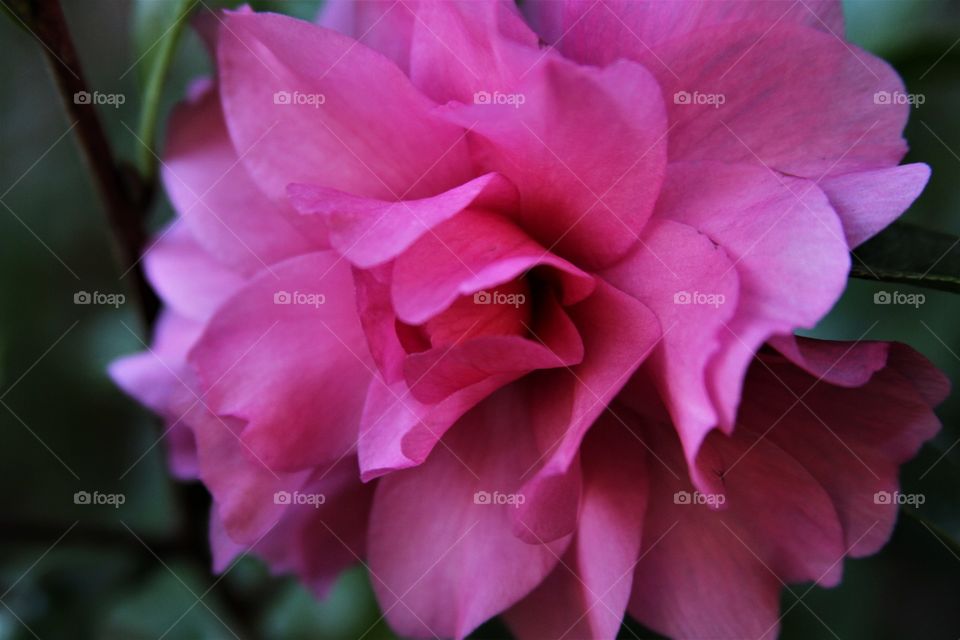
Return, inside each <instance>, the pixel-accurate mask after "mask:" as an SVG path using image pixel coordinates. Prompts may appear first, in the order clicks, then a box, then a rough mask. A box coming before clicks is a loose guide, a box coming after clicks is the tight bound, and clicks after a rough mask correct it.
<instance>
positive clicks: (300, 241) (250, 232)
mask: <svg viewBox="0 0 960 640" xmlns="http://www.w3.org/2000/svg"><path fill="white" fill-rule="evenodd" d="M169 131H170V133H169V136H168V139H167V145H166V149H165V152H164V158H163V169H162V177H163V183H164V187H165V189H166V192H167V194H168V195H169V196H170V201H171V202H172V203H173V207H174V209H175V210H176V211H177V214H178V215H179V216H180V218H181V219H182V220H183V221H184V222H185V223H186V225H187V227H188V228H189V229H190V232H191V234H192V235H193V236H194V237H195V238H196V240H197V242H198V243H199V244H200V245H201V246H202V247H203V248H204V249H205V250H206V251H207V252H209V253H210V254H211V256H213V257H214V258H215V259H216V260H218V261H220V262H222V263H223V264H224V265H226V266H227V267H229V268H231V269H233V270H236V271H238V272H241V273H244V274H248V275H249V274H253V273H255V272H257V271H259V270H261V269H263V268H265V267H266V266H268V265H270V264H272V263H274V262H277V261H278V260H282V259H284V258H288V257H291V256H294V255H297V254H298V253H303V252H304V251H307V250H308V248H309V247H311V246H312V247H314V248H316V249H323V248H325V246H326V238H325V232H324V230H323V228H322V227H320V226H319V225H313V227H312V228H311V227H310V225H309V224H304V222H305V221H299V220H297V218H298V216H297V215H296V214H295V213H294V212H293V211H292V210H291V209H290V207H289V206H288V205H286V204H285V203H284V202H282V201H276V200H274V201H271V200H270V199H268V198H267V197H266V196H264V195H263V194H262V193H261V192H260V190H259V189H258V188H257V186H256V185H255V184H254V182H253V180H252V179H251V177H250V175H249V173H248V172H247V169H246V167H245V165H244V164H243V162H241V161H240V157H239V156H240V155H241V154H240V153H238V152H237V150H236V149H235V147H234V146H233V142H232V141H231V140H230V137H229V135H228V133H227V129H226V125H225V124H224V120H223V112H222V110H221V106H220V92H219V91H218V90H217V88H216V87H214V86H209V87H207V88H205V89H203V90H201V91H199V92H197V95H195V96H193V97H192V98H190V99H189V100H187V101H186V102H184V103H182V104H180V105H179V106H178V107H177V108H176V109H175V110H174V112H173V115H172V116H171V120H170V128H169ZM243 149H246V147H244V148H243ZM318 227H319V228H318Z"/></svg>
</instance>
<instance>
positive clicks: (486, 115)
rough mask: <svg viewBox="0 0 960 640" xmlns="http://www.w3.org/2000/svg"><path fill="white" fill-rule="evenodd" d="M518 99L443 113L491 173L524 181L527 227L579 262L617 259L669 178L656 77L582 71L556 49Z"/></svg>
mask: <svg viewBox="0 0 960 640" xmlns="http://www.w3.org/2000/svg"><path fill="white" fill-rule="evenodd" d="M515 49H516V50H518V51H526V49H525V48H523V47H519V46H516V47H515ZM512 95H513V96H514V98H515V100H514V102H513V103H509V102H507V103H503V102H502V101H501V102H498V103H494V102H491V103H488V104H484V103H479V104H470V105H458V104H456V103H451V104H450V105H448V106H447V107H446V108H445V109H444V110H443V111H442V112H441V113H443V114H445V117H446V118H447V119H449V120H452V121H454V122H457V123H458V124H461V125H462V126H464V127H467V128H468V129H469V130H470V136H471V138H472V139H473V140H474V141H475V146H476V155H477V157H478V159H479V160H480V162H481V163H482V166H483V168H484V170H487V171H499V172H500V173H502V174H504V175H505V176H507V177H508V178H509V179H510V180H511V181H512V182H513V183H514V184H515V185H517V188H518V189H519V190H520V194H521V198H522V202H523V207H522V210H521V211H520V214H519V215H520V220H521V226H522V227H523V228H524V229H526V230H527V231H528V233H530V234H531V235H532V236H533V237H534V238H535V239H536V240H538V241H539V242H540V243H541V244H543V246H545V247H550V248H551V250H553V251H555V252H556V253H557V254H558V255H561V256H563V257H565V258H568V259H570V260H572V261H574V262H576V263H577V264H579V265H581V266H587V267H594V266H598V265H606V264H610V263H611V262H613V261H615V260H616V259H617V258H618V257H620V256H622V255H623V254H624V253H625V252H626V251H627V249H628V248H629V247H630V246H632V245H633V244H634V243H635V242H636V240H637V236H638V234H639V233H640V230H641V228H642V227H643V225H644V223H645V222H646V220H647V218H648V217H649V215H650V213H651V211H652V209H653V205H654V201H655V199H656V195H657V191H658V190H659V186H660V182H661V180H662V176H663V170H664V160H665V156H666V136H665V133H666V121H665V116H664V106H663V102H662V99H661V95H660V91H659V87H658V86H657V83H656V82H655V81H654V79H653V77H652V76H651V75H650V74H649V73H648V72H647V71H646V70H645V69H643V68H642V67H641V66H639V65H637V64H635V63H632V62H627V61H623V62H618V63H615V64H613V65H611V66H609V67H607V68H605V69H598V68H594V67H581V66H578V65H575V64H573V63H570V62H569V61H566V60H564V59H562V58H560V57H559V56H557V55H556V54H552V53H549V52H548V53H544V54H542V55H541V56H540V57H539V58H537V59H535V61H534V62H533V64H532V65H531V67H530V69H529V72H528V73H527V74H525V77H524V80H523V81H522V82H521V83H520V84H518V85H517V86H516V87H515V88H514V89H513V94H512ZM557 96H563V99H562V100H560V99H557ZM520 97H522V99H523V103H522V104H519V103H518V101H519V99H520ZM508 98H509V96H508ZM491 100H492V98H491ZM498 100H500V99H498ZM598 122H602V123H603V126H602V127H597V126H596V123H598Z"/></svg>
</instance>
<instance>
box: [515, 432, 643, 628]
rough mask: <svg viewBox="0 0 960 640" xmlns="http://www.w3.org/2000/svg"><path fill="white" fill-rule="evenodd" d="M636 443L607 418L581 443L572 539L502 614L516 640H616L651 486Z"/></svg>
mask: <svg viewBox="0 0 960 640" xmlns="http://www.w3.org/2000/svg"><path fill="white" fill-rule="evenodd" d="M637 438H638V436H637V435H636V434H634V433H632V432H630V430H629V429H628V428H627V427H626V426H624V425H622V424H621V423H620V422H619V421H617V420H616V419H615V418H613V417H612V416H610V415H609V414H607V415H606V416H605V417H601V419H600V420H599V421H598V424H597V425H596V426H595V427H594V428H593V430H591V432H590V433H589V434H588V435H587V437H586V438H585V440H584V445H583V456H582V461H583V492H582V497H581V509H580V517H579V523H578V525H577V530H576V535H575V537H574V539H573V542H572V543H571V544H570V548H569V549H568V550H567V553H566V554H565V555H564V556H563V559H562V560H561V563H560V564H559V565H558V566H557V567H556V568H555V569H554V570H553V572H552V573H551V574H550V575H549V576H547V578H546V579H545V580H544V581H543V582H542V583H541V584H540V586H539V587H537V588H536V590H534V591H533V592H532V593H531V594H530V595H528V596H527V597H526V598H524V599H523V600H522V601H521V602H520V603H519V604H517V605H516V606H514V607H513V608H512V609H511V610H510V611H509V612H508V613H507V614H506V620H507V622H508V624H509V625H510V627H511V628H512V629H513V630H514V632H515V633H516V635H517V637H518V638H519V639H520V640H526V639H528V638H529V639H534V638H536V639H542V638H552V639H554V640H560V639H562V638H569V639H573V638H611V639H612V638H615V637H617V632H618V631H619V630H620V624H621V621H622V619H623V614H624V612H625V611H626V607H627V601H628V599H629V597H630V589H631V586H632V584H633V568H634V565H635V564H636V561H637V557H638V556H639V553H640V542H641V540H640V538H641V532H642V531H643V519H644V513H645V511H646V505H647V500H648V496H649V492H650V489H651V488H650V487H649V486H648V484H647V480H648V477H647V476H648V472H647V471H646V465H647V464H648V463H647V462H646V461H645V459H644V458H645V457H646V450H645V448H644V446H643V445H642V444H641V443H640V442H639V441H638V439H637ZM654 464H655V463H654Z"/></svg>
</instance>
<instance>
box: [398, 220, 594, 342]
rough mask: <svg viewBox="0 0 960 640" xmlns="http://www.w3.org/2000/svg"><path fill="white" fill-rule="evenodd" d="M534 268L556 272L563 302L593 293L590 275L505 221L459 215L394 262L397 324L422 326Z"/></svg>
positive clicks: (573, 301)
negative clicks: (454, 305) (463, 299)
mask: <svg viewBox="0 0 960 640" xmlns="http://www.w3.org/2000/svg"><path fill="white" fill-rule="evenodd" d="M537 266H548V267H552V268H553V269H555V270H556V271H557V273H558V276H559V279H560V281H561V283H562V285H563V302H564V304H573V303H576V302H578V301H580V300H582V299H583V298H585V297H586V296H587V295H589V294H590V292H591V291H592V290H593V287H594V279H593V277H591V276H590V275H589V274H587V273H585V272H583V271H581V270H580V269H579V268H577V267H576V266H574V265H573V264H571V263H569V262H567V261H566V260H564V259H562V258H559V257H557V256H555V255H554V254H552V253H550V252H549V251H548V250H546V249H544V248H543V247H542V246H540V245H539V244H537V243H536V242H534V241H533V240H531V239H530V238H529V237H527V235H526V234H524V232H523V231H522V230H521V229H520V228H518V227H517V226H516V225H515V224H513V223H512V222H510V221H509V220H508V219H506V218H503V217H502V216H500V215H497V214H494V213H491V212H487V211H480V210H470V211H465V212H463V213H461V215H459V216H457V217H456V218H455V219H453V220H449V221H448V222H446V223H442V224H441V225H439V226H438V227H437V228H436V229H435V230H434V232H433V233H430V234H428V235H425V236H423V237H422V238H421V239H420V240H418V241H417V242H416V243H414V244H413V246H412V247H410V249H409V250H408V251H406V252H405V253H404V254H403V255H401V256H400V257H399V258H397V262H396V265H395V266H394V269H393V285H392V289H391V294H392V297H393V306H394V309H396V313H397V317H398V318H400V319H401V320H402V321H404V322H406V323H408V324H412V325H418V324H422V323H424V322H426V321H427V320H429V319H430V318H432V317H434V316H435V315H437V314H438V313H439V312H441V311H443V310H444V309H446V308H447V307H449V306H450V305H451V304H452V303H453V301H454V300H456V299H457V298H458V297H460V296H463V295H473V294H474V293H476V292H479V291H482V290H484V289H488V288H492V287H496V286H497V285H500V284H504V283H506V282H509V281H511V280H513V279H514V278H516V277H518V276H520V275H522V274H523V273H525V272H527V271H529V270H530V269H532V268H534V267H537Z"/></svg>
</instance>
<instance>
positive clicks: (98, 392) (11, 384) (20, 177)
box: [0, 0, 960, 640]
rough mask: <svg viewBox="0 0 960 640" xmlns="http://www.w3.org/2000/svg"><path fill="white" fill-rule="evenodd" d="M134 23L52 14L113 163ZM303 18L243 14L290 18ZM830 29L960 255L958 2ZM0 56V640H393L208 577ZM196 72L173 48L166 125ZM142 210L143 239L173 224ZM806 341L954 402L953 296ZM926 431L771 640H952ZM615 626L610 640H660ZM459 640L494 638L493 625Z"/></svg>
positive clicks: (24, 65) (199, 509)
mask: <svg viewBox="0 0 960 640" xmlns="http://www.w3.org/2000/svg"><path fill="white" fill-rule="evenodd" d="M150 1H153V2H167V1H169V0H150ZM758 1H763V0H758ZM133 4H134V3H133V0H65V2H64V9H65V11H66V13H67V18H68V20H69V23H70V27H71V29H72V32H73V34H74V38H75V40H76V43H77V47H78V49H79V51H80V56H81V60H82V63H83V65H84V67H85V70H86V73H87V79H88V82H89V84H90V86H91V88H93V89H96V90H98V91H101V92H104V93H120V94H123V95H124V96H125V97H126V101H125V103H124V104H123V105H121V106H120V107H119V108H116V109H115V108H112V107H109V106H106V107H104V108H103V109H101V117H102V119H103V121H104V123H105V125H106V126H107V128H108V130H109V134H110V137H111V139H112V141H113V143H114V145H115V148H116V149H117V151H118V153H119V154H121V155H123V156H125V157H128V158H133V156H134V154H135V153H137V146H138V145H139V142H138V141H137V140H136V139H135V138H134V136H133V135H132V134H131V132H130V131H129V130H128V129H127V127H129V128H130V129H136V127H135V123H136V120H137V114H138V109H139V107H140V104H139V99H138V93H139V82H140V81H141V80H142V78H141V76H142V71H143V70H141V69H139V68H138V65H137V64H136V60H137V54H136V53H135V52H136V49H135V47H134V45H133V44H132V42H131V41H132V32H133V12H134V7H133ZM205 4H209V5H210V6H216V2H215V1H214V0H207V2H206V3H205ZM318 6H319V2H317V1H315V0H311V1H296V0H285V1H284V0H277V1H275V2H261V3H259V8H268V9H271V10H276V11H283V12H286V13H292V14H296V15H300V16H309V15H313V14H314V12H315V11H316V10H317V7H318ZM844 8H845V12H846V18H847V25H848V27H847V29H848V37H849V38H850V39H851V40H852V41H853V42H855V43H857V44H859V45H860V46H862V47H864V48H866V49H867V50H869V51H871V52H873V53H875V54H877V55H879V56H881V57H883V58H885V59H887V60H888V61H890V63H891V64H892V65H893V66H894V67H896V69H897V70H898V71H899V72H900V74H901V75H902V76H903V78H904V80H905V82H906V84H907V88H908V91H910V92H912V93H916V94H922V95H923V96H924V98H925V101H924V104H923V105H921V106H919V107H918V108H915V109H914V110H913V111H912V114H911V120H910V124H909V125H908V127H907V130H906V136H907V139H908V141H909V143H910V148H911V151H910V155H909V156H908V157H907V161H910V162H914V161H923V162H927V163H928V164H930V165H931V166H932V167H933V178H932V180H931V181H930V184H929V186H928V188H927V189H926V191H925V192H924V194H923V195H922V196H921V197H920V199H919V200H918V202H917V203H916V204H915V205H914V207H913V208H912V209H911V210H910V211H909V213H908V214H907V217H906V219H907V220H909V221H912V222H914V223H916V224H919V225H923V226H925V227H927V228H930V229H935V230H939V231H942V232H947V233H951V234H957V235H960V126H958V114H960V2H957V1H956V0H942V1H941V0H851V1H848V2H845V3H844ZM0 41H2V43H3V48H2V50H3V58H2V59H3V63H2V64H0V204H2V206H0V604H2V606H0V640H4V639H7V638H10V639H14V638H16V639H19V638H32V637H36V638H40V639H42V640H48V639H60V638H78V639H83V638H109V639H112V638H117V639H138V638H151V639H154V640H156V639H158V638H168V639H170V640H176V639H181V638H182V639H194V638H231V637H234V636H233V633H232V632H231V631H229V630H228V627H229V628H230V629H233V630H234V631H235V632H236V633H237V635H239V636H241V637H244V638H247V637H249V638H260V637H262V638H316V639H325V638H359V637H361V636H362V637H365V638H371V639H376V638H390V637H394V636H392V634H391V633H390V631H389V629H388V628H387V627H386V625H385V624H384V623H383V621H378V618H379V616H380V614H379V612H378V610H377V606H376V603H375V602H374V600H373V597H372V595H371V592H370V588H369V584H368V582H367V579H366V577H365V576H364V574H363V572H362V571H360V570H352V571H350V572H348V573H347V574H345V575H344V576H343V577H342V579H341V580H340V581H339V583H338V584H337V585H336V587H335V588H334V589H333V592H332V593H331V595H330V597H329V598H328V599H327V600H325V601H323V602H317V601H315V600H314V599H313V598H312V597H311V596H310V595H309V594H308V593H307V592H306V591H305V590H304V589H303V588H302V587H300V586H299V585H297V584H296V583H295V582H294V581H292V580H291V579H289V578H285V577H275V576H270V575H269V574H268V573H267V571H266V570H265V569H264V567H263V566H262V565H261V564H260V563H259V562H257V561H256V560H254V559H249V558H247V559H243V560H241V561H240V562H239V563H238V564H237V565H236V566H234V567H233V568H232V569H231V570H230V571H229V572H228V573H227V574H226V575H224V576H221V577H218V576H214V575H212V574H211V572H210V569H209V557H208V555H207V552H206V549H205V542H204V530H205V526H206V523H205V516H204V515H203V514H204V511H205V508H206V496H205V493H204V492H203V490H202V489H201V488H199V487H197V486H185V485H177V484H176V483H174V482H173V481H172V480H171V479H170V477H169V476H168V474H167V473H166V469H165V464H164V460H163V443H160V444H159V445H158V444H157V438H158V435H159V433H160V431H159V429H158V424H157V423H156V421H155V420H154V419H152V418H151V417H150V416H149V415H148V414H147V413H145V412H144V411H143V410H141V409H140V408H139V407H138V406H136V405H135V404H134V403H133V402H132V401H130V400H129V399H127V398H126V397H125V396H123V395H122V394H121V393H120V392H119V391H118V390H117V389H116V388H115V387H114V386H113V385H112V383H111V382H110V380H109V379H108V378H107V377H106V375H105V368H106V366H107V364H108V363H109V362H110V361H111V360H112V359H113V358H115V357H117V356H119V355H122V354H126V353H130V352H133V351H136V350H138V349H141V348H142V345H141V342H140V341H141V340H146V336H145V335H144V331H143V327H142V325H141V323H140V319H139V318H138V316H137V313H136V310H135V309H134V308H133V305H132V304H129V303H128V304H125V305H121V306H119V307H118V308H114V307H112V306H105V305H77V304H75V303H74V296H75V294H76V293H77V292H79V291H87V292H94V291H98V292H101V293H107V294H109V293H127V294H129V291H128V287H129V286H130V285H131V283H130V282H128V279H129V276H127V277H121V274H122V272H123V270H124V269H123V268H121V267H118V263H117V261H116V260H114V258H113V254H112V250H111V242H110V237H109V234H108V232H107V228H106V224H105V217H104V214H103V211H102V208H101V206H100V204H99V202H98V200H97V198H96V194H95V192H94V190H93V188H92V186H91V183H90V181H89V178H88V175H87V173H86V171H85V167H84V165H83V162H82V160H81V156H80V153H79V151H78V148H77V146H76V144H75V142H74V140H73V138H72V133H70V132H69V131H68V129H69V124H70V123H69V121H68V120H67V118H66V116H65V114H64V111H63V108H62V106H61V104H60V102H59V98H58V97H57V95H56V93H55V91H54V89H53V84H52V82H51V79H50V76H49V73H48V70H47V69H46V68H45V63H44V60H43V57H42V55H41V48H40V47H41V45H40V44H39V43H38V42H37V41H36V39H34V38H33V37H32V36H31V34H30V33H28V32H26V31H25V30H23V29H22V28H20V27H18V26H17V25H15V24H14V23H13V22H12V21H11V20H8V19H7V17H6V16H3V15H0ZM208 71H209V66H208V62H207V60H206V57H205V54H204V52H203V50H202V48H201V46H200V43H199V41H198V39H197V38H196V36H195V35H194V34H192V33H186V34H185V36H184V38H183V40H182V41H181V45H180V48H179V51H178V53H177V55H176V58H175V60H174V64H173V69H172V74H171V78H170V81H169V83H168V86H167V87H166V89H165V92H164V101H163V107H162V108H163V110H164V112H166V111H167V110H169V107H170V106H171V105H172V104H173V102H174V101H175V100H177V98H178V97H179V96H181V95H183V92H184V90H185V87H186V85H187V83H188V82H189V80H190V79H191V78H193V77H195V76H197V75H199V74H204V73H207V72H208ZM824 107H825V108H829V105H824ZM158 200H159V202H158V203H157V205H156V207H155V210H154V211H153V212H152V213H151V219H150V225H151V226H152V227H153V228H156V227H157V226H159V225H160V224H162V222H163V221H164V220H166V219H167V218H169V216H170V215H171V213H170V210H169V206H168V205H167V204H166V203H165V202H164V198H163V197H162V196H161V197H160V198H159V199H158ZM955 253H960V248H955ZM880 290H886V291H901V292H904V293H916V292H922V293H924V294H925V296H926V301H925V303H924V304H923V305H921V306H920V307H919V308H914V307H911V306H905V305H903V306H878V305H875V304H873V295H874V293H875V292H877V291H880ZM127 297H128V299H129V297H130V296H129V295H128V296H127ZM811 333H812V334H813V335H816V336H819V337H826V338H835V339H849V340H857V339H861V338H863V339H880V340H900V341H904V342H907V343H910V344H911V345H913V346H914V347H916V348H917V349H919V350H920V351H922V352H923V353H924V354H926V355H927V356H928V357H929V358H931V359H932V360H933V361H934V362H935V363H936V364H937V365H939V366H940V367H941V368H943V369H944V370H945V371H946V372H947V373H948V375H949V376H950V377H951V379H952V380H954V381H955V383H956V382H957V381H960V296H955V295H951V294H949V293H945V292H940V291H935V290H925V289H911V288H909V287H907V286H905V285H883V284H878V283H873V282H867V281H863V280H851V282H850V286H849V288H848V290H847V292H846V294H845V295H844V297H843V299H842V300H841V301H840V302H839V304H838V305H837V306H836V308H835V309H834V311H833V312H832V313H831V314H830V316H829V317H828V318H826V319H825V320H824V321H823V322H822V323H821V325H820V326H819V327H817V328H816V330H814V331H813V332H811ZM939 414H940V416H941V418H942V419H943V423H944V429H943V431H942V433H941V434H940V435H939V436H938V437H937V438H936V439H935V440H934V441H933V442H932V443H931V444H929V445H928V446H926V447H925V448H924V450H923V452H922V453H921V455H920V456H919V457H918V458H917V459H916V460H914V461H913V462H912V463H910V464H909V465H908V466H907V467H906V468H905V469H904V472H903V483H904V491H905V492H910V493H921V494H923V495H924V496H925V498H926V501H925V503H924V504H923V505H921V506H919V507H918V508H916V509H913V508H907V509H904V511H902V512H901V517H900V521H899V524H898V526H897V529H896V533H895V534H894V536H893V539H892V541H891V542H890V544H889V545H888V546H887V547H886V548H885V549H884V550H883V551H882V552H881V553H879V554H878V555H876V556H873V557H871V558H867V559H862V560H855V561H848V562H847V563H846V565H845V579H844V581H843V583H842V585H841V586H840V587H838V588H836V589H831V590H825V589H821V588H818V587H813V588H811V587H810V586H809V585H798V586H795V587H792V589H791V591H789V592H785V594H784V599H783V610H784V611H787V614H786V616H785V618H784V623H783V635H782V637H783V638H785V639H793V638H798V639H799V638H803V639H819V638H843V639H844V640H847V639H859V638H870V639H887V638H889V639H893V638H925V639H926V638H930V639H940V638H942V639H945V640H956V639H957V638H958V637H960V608H958V606H957V605H958V596H960V544H958V543H957V540H960V445H958V444H957V443H958V439H960V392H957V393H954V394H953V395H952V397H951V398H950V399H949V400H948V401H947V402H945V403H944V404H943V405H942V406H941V407H940V409H939ZM94 490H96V491H100V492H102V493H120V494H123V496H124V497H125V501H124V504H122V505H120V506H118V507H113V506H110V505H100V506H93V505H78V504H75V503H74V498H73V496H74V493H75V492H77V491H91V492H92V491H94ZM731 587H732V588H736V585H731ZM801 598H802V602H801V601H800V599H801ZM628 625H629V629H626V628H625V629H624V631H623V633H622V636H623V637H640V638H651V637H656V636H655V634H652V633H651V632H649V631H648V630H645V629H643V628H641V627H639V626H637V625H635V624H633V623H628ZM363 634H366V635H363ZM474 637H477V638H503V637H507V632H506V630H505V628H504V627H502V626H500V625H499V624H498V623H497V622H493V623H490V624H488V625H486V626H485V627H483V628H481V629H480V630H479V631H478V632H477V633H476V634H475V636H474Z"/></svg>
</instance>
